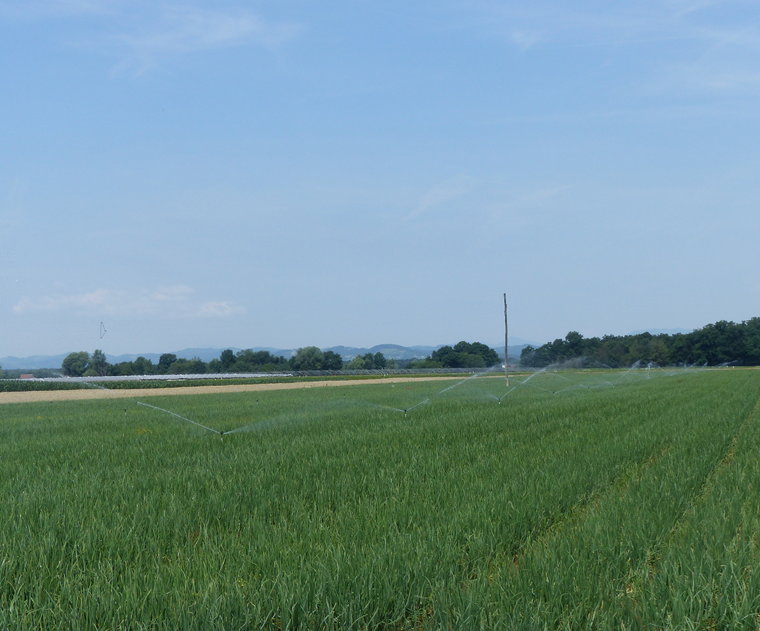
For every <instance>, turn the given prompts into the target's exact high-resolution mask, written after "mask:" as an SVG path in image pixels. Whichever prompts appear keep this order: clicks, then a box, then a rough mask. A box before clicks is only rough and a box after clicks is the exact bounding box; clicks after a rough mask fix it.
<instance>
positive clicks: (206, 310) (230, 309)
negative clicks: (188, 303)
mask: <svg viewBox="0 0 760 631" xmlns="http://www.w3.org/2000/svg"><path fill="white" fill-rule="evenodd" d="M239 313H245V309H244V308H243V307H241V306H240V305H236V304H235V303H232V302H226V301H225V302H205V303H203V304H202V305H201V306H200V309H199V310H198V315H199V316H202V317H217V318H219V317H221V318H224V317H227V316H231V315H235V314H239Z"/></svg>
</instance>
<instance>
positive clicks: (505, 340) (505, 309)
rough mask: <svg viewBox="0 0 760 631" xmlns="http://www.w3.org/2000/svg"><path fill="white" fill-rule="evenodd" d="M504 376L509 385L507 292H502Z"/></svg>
mask: <svg viewBox="0 0 760 631" xmlns="http://www.w3.org/2000/svg"><path fill="white" fill-rule="evenodd" d="M504 376H505V377H506V378H507V386H509V326H508V325H507V294H504Z"/></svg>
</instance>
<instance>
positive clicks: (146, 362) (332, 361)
mask: <svg viewBox="0 0 760 631" xmlns="http://www.w3.org/2000/svg"><path fill="white" fill-rule="evenodd" d="M498 362H499V357H498V355H497V354H496V351H494V350H493V349H492V348H490V347H488V346H486V345H485V344H481V343H480V342H474V343H472V344H470V343H469V342H459V343H458V344H456V345H455V346H454V347H451V346H442V347H441V348H439V349H438V350H437V351H434V352H433V353H431V355H429V356H428V357H426V358H425V359H421V360H412V361H408V360H407V361H399V362H396V361H395V360H393V359H388V358H386V357H385V356H384V355H383V354H382V353H365V354H364V355H357V356H356V357H354V358H353V359H351V360H350V361H349V362H344V361H343V358H342V357H341V356H340V355H339V354H338V353H336V352H334V351H322V350H320V349H319V348H317V347H316V346H306V347H304V348H299V349H298V351H296V353H295V355H293V356H292V357H291V358H290V359H286V358H285V357H282V356H280V355H272V354H271V353H270V352H269V351H253V350H251V349H247V350H244V351H238V352H237V353H234V352H233V351H232V350H230V349H227V350H224V351H222V353H221V355H220V356H219V358H218V359H212V360H211V361H209V362H204V361H203V360H201V359H199V358H198V357H194V358H192V359H182V358H178V357H177V356H176V355H174V354H172V353H164V354H163V355H161V356H160V357H159V360H158V363H157V364H154V363H153V362H152V361H151V360H150V359H146V358H145V357H138V358H137V359H135V360H134V361H126V362H119V363H115V364H110V363H108V361H106V356H105V353H103V351H102V350H99V349H97V350H95V351H94V352H93V353H92V355H90V354H89V353H87V352H86V351H80V352H78V353H69V355H67V356H66V358H65V359H64V360H63V363H62V365H61V369H62V370H63V374H64V375H66V376H68V377H105V376H112V377H122V376H124V377H127V376H131V375H202V374H207V373H208V374H218V373H248V372H283V371H304V370H344V369H346V370H392V369H394V368H397V367H399V365H402V366H403V367H405V368H484V367H487V366H493V365H494V364H496V363H498Z"/></svg>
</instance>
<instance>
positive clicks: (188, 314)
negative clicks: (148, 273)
mask: <svg viewBox="0 0 760 631" xmlns="http://www.w3.org/2000/svg"><path fill="white" fill-rule="evenodd" d="M194 294H195V290H194V289H193V288H192V287H188V286H187V285H176V286H172V287H162V288H158V289H156V290H152V291H142V292H138V293H130V292H126V291H114V290H110V289H105V288H100V289H96V290H94V291H91V292H86V293H82V294H53V295H50V296H40V297H37V298H30V297H29V296H24V297H22V298H21V299H20V300H19V301H18V302H17V303H16V304H15V305H14V306H13V312H14V313H16V314H19V315H23V314H25V313H35V312H36V313H39V312H64V311H69V312H75V313H82V314H97V315H103V316H107V315H118V316H166V317H181V318H193V317H204V318H206V317H226V316H231V315H237V314H242V313H245V308H244V307H242V306H241V305H238V304H236V303H234V302H230V301H212V302H198V301H197V300H195V299H194Z"/></svg>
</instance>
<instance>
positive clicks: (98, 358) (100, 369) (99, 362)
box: [87, 348, 108, 377]
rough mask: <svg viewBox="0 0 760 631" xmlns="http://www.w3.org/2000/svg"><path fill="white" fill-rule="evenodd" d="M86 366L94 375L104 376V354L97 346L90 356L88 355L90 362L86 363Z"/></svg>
mask: <svg viewBox="0 0 760 631" xmlns="http://www.w3.org/2000/svg"><path fill="white" fill-rule="evenodd" d="M87 368H88V369H90V370H92V371H93V372H94V373H95V375H96V376H98V377H104V376H105V375H106V374H107V372H108V362H107V361H106V354H105V353H104V352H103V351H102V350H100V349H99V348H96V349H95V352H93V354H92V357H90V363H89V364H88V365H87Z"/></svg>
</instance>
